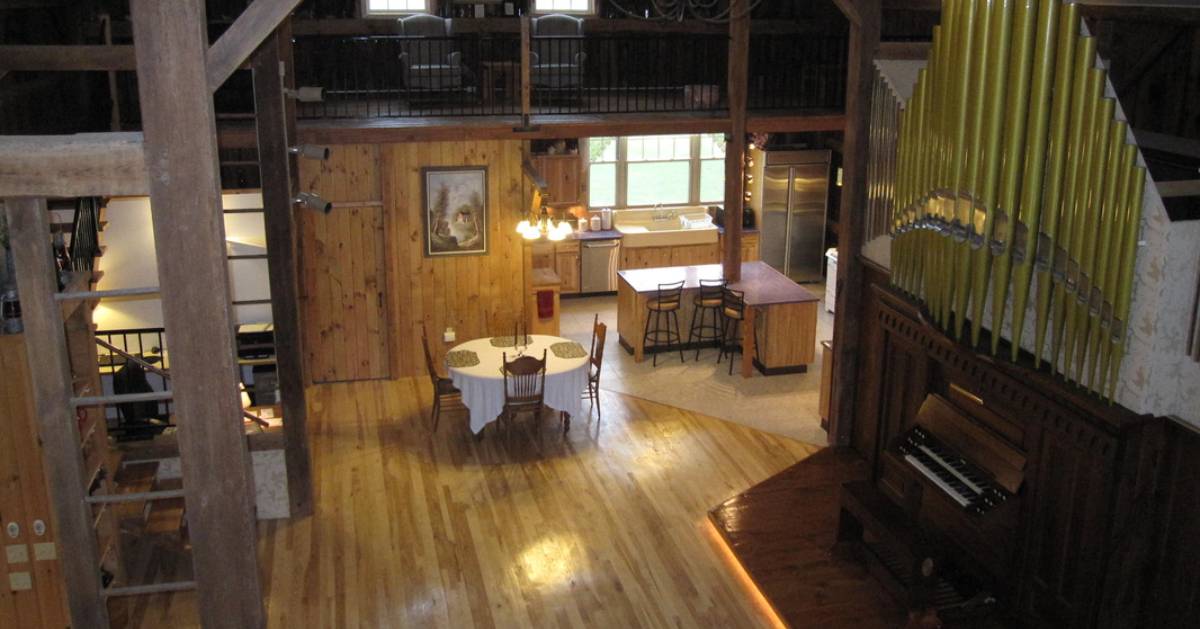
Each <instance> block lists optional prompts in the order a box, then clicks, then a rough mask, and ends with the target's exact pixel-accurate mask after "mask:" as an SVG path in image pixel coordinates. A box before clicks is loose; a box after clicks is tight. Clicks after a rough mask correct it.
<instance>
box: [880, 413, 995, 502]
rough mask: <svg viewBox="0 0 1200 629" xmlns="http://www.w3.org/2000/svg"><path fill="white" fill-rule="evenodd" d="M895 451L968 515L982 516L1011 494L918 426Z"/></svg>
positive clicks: (909, 432)
mask: <svg viewBox="0 0 1200 629" xmlns="http://www.w3.org/2000/svg"><path fill="white" fill-rule="evenodd" d="M897 449H898V450H899V451H900V453H901V454H902V455H903V456H904V460H905V461H907V462H908V463H909V465H912V466H913V467H915V468H916V469H917V471H918V472H920V473H921V475H923V476H924V477H925V478H928V479H929V480H930V481H931V482H932V483H933V484H934V485H936V486H937V487H938V488H939V489H941V490H942V491H944V492H945V493H946V494H947V495H948V496H950V499H951V500H953V501H954V502H957V503H958V504H959V505H961V506H962V508H963V509H965V510H966V511H968V512H970V513H974V514H983V513H985V512H987V511H989V510H991V509H993V508H994V507H996V506H999V505H1000V504H1001V503H1003V502H1004V501H1006V500H1008V499H1009V497H1010V496H1011V495H1012V494H1010V493H1009V492H1007V491H1005V490H1004V489H1002V488H1001V487H999V486H997V485H996V484H995V483H994V482H993V481H992V480H990V478H989V477H990V475H989V474H988V473H987V472H984V471H983V470H981V469H979V468H978V467H977V466H975V465H974V464H972V463H971V462H970V461H968V460H967V459H965V458H963V457H962V456H960V455H958V454H957V453H955V452H954V450H952V449H950V448H948V447H947V446H945V445H944V444H942V443H941V442H940V441H939V440H938V439H937V437H934V436H933V435H931V434H930V433H929V432H928V431H926V430H925V429H924V428H922V427H920V426H915V427H913V428H912V430H910V431H908V433H907V434H906V435H904V438H903V439H902V440H901V441H900V443H899V445H898V446H897Z"/></svg>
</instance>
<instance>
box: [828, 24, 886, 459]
mask: <svg viewBox="0 0 1200 629" xmlns="http://www.w3.org/2000/svg"><path fill="white" fill-rule="evenodd" d="M853 4H854V6H855V7H857V16H858V17H859V18H860V21H858V22H854V21H853V18H852V16H851V15H849V14H848V15H847V18H848V19H851V20H852V21H851V24H850V49H849V60H848V62H847V66H846V131H845V135H844V139H843V142H842V147H843V148H842V205H841V208H840V210H839V216H838V277H837V308H836V310H837V317H836V319H835V321H834V326H833V351H834V361H833V364H834V369H835V371H834V376H833V391H834V393H833V399H832V408H831V409H830V415H831V417H830V426H829V428H830V429H829V440H830V442H831V443H832V444H833V445H848V444H849V443H850V435H851V430H852V428H853V424H854V396H855V393H856V388H855V387H854V382H855V378H856V377H857V373H858V352H859V340H860V339H859V336H860V333H861V328H862V321H861V318H862V276H863V270H862V262H861V261H860V260H859V258H858V254H859V252H860V251H861V249H862V240H863V217H864V216H865V215H866V202H867V158H868V148H869V142H868V137H867V136H868V133H867V131H868V128H869V127H870V117H871V86H872V80H873V77H874V72H873V69H872V64H873V63H874V59H875V51H876V50H877V49H878V48H879V28H880V24H879V21H880V6H879V0H856V1H855V2H854V3H853Z"/></svg>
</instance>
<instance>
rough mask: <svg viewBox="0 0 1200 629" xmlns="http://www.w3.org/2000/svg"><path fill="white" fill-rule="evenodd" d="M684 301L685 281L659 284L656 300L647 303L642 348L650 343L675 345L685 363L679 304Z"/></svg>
mask: <svg viewBox="0 0 1200 629" xmlns="http://www.w3.org/2000/svg"><path fill="white" fill-rule="evenodd" d="M682 299H683V281H682V280H681V281H678V282H672V283H670V284H659V285H658V293H657V295H655V298H654V299H651V300H650V301H648V302H646V310H648V312H647V313H646V331H645V333H644V334H643V335H642V347H643V348H645V347H647V344H648V343H653V344H654V345H663V344H666V345H669V344H671V343H675V344H677V345H678V346H679V362H683V344H682V343H681V342H680V341H682V339H681V338H680V337H679V303H680V301H682ZM663 317H666V319H667V321H666V324H665V325H664V324H663ZM651 320H653V321H654V327H653V328H651V327H650V322H651ZM653 364H654V366H655V367H657V366H658V352H655V353H654V363H653Z"/></svg>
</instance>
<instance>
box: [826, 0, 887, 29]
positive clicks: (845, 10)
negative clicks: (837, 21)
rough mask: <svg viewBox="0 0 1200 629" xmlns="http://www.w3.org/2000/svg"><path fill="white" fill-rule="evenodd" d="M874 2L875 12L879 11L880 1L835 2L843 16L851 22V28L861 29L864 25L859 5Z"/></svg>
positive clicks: (838, 0)
mask: <svg viewBox="0 0 1200 629" xmlns="http://www.w3.org/2000/svg"><path fill="white" fill-rule="evenodd" d="M868 2H874V4H875V9H874V10H875V11H879V0H833V3H834V4H835V5H837V8H838V9H839V10H841V12H842V15H845V16H846V19H847V20H850V28H854V27H856V26H857V27H861V26H862V23H863V14H862V11H861V10H860V9H859V6H858V5H859V4H862V3H868Z"/></svg>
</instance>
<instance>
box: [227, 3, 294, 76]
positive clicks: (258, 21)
mask: <svg viewBox="0 0 1200 629" xmlns="http://www.w3.org/2000/svg"><path fill="white" fill-rule="evenodd" d="M297 4H300V0H254V1H253V2H251V3H250V6H248V7H246V9H245V10H244V11H242V14H241V15H239V16H238V17H237V19H236V20H234V22H233V24H231V25H230V26H229V28H228V29H227V30H226V31H225V32H224V33H222V34H221V37H220V39H218V40H217V41H216V43H214V44H213V45H212V48H211V49H209V51H208V90H209V91H210V92H215V91H217V88H219V87H221V84H223V83H224V82H225V81H226V80H227V79H229V77H230V76H232V75H233V73H234V71H235V70H237V69H238V67H239V66H241V65H242V63H243V62H244V61H246V58H247V57H249V56H250V53H252V52H254V51H255V50H256V49H257V48H258V47H259V44H261V43H262V42H263V40H264V39H266V38H267V36H269V35H270V34H271V33H273V32H275V27H277V26H279V24H280V22H282V21H284V20H285V19H287V16H288V14H290V13H291V12H292V10H293V9H295V8H296V5H297Z"/></svg>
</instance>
